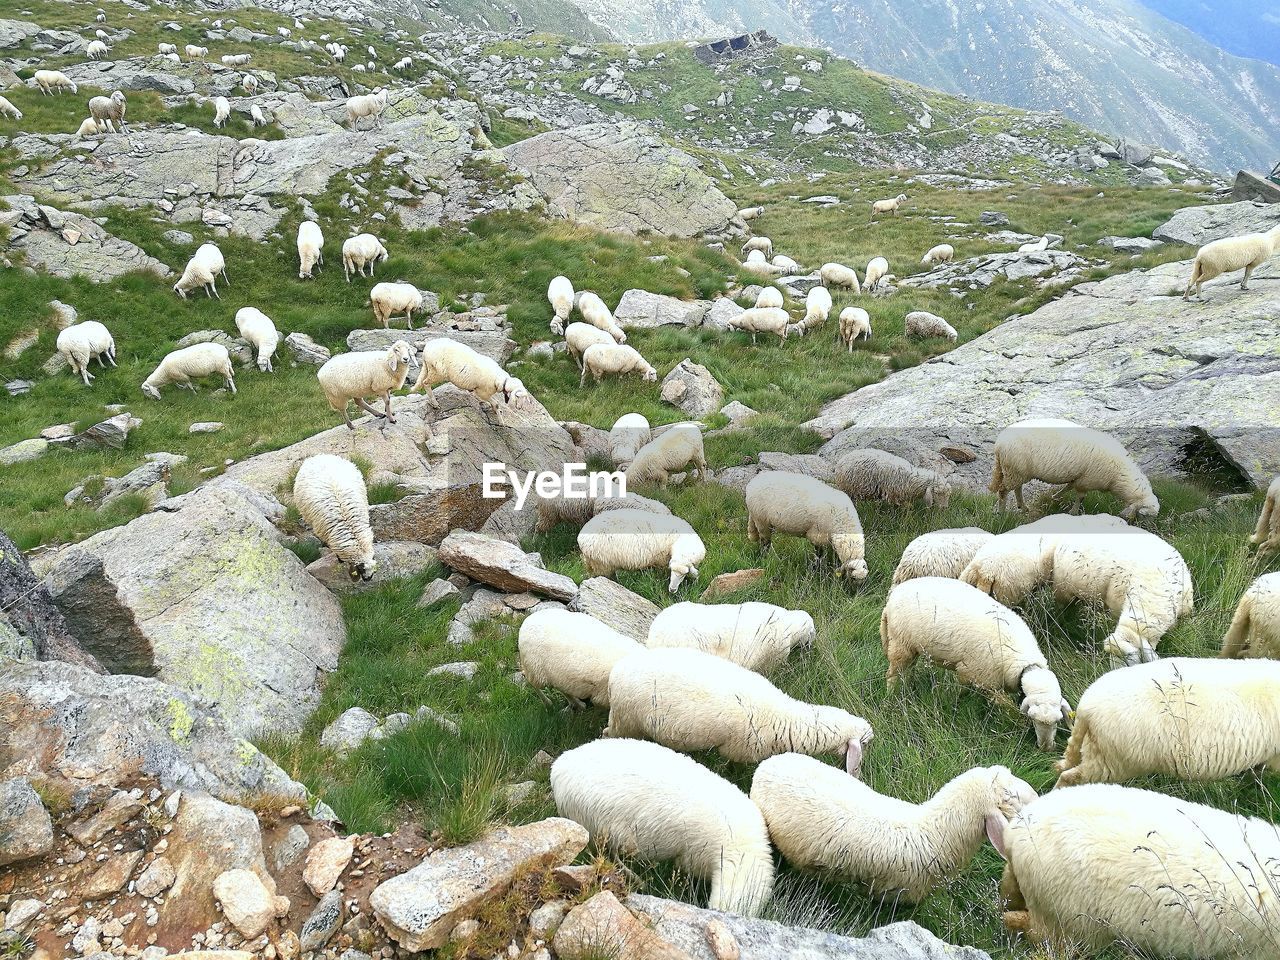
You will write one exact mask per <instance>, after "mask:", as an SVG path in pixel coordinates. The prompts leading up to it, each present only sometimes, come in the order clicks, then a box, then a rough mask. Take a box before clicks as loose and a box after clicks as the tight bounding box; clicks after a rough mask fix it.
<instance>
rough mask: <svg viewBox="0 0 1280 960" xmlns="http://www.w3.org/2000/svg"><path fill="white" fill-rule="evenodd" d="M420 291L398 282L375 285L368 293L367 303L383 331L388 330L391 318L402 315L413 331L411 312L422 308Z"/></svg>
mask: <svg viewBox="0 0 1280 960" xmlns="http://www.w3.org/2000/svg"><path fill="white" fill-rule="evenodd" d="M423 302H424V300H423V296H422V291H421V290H419V289H418V288H417V287H415V286H414V285H413V284H412V283H404V282H403V281H398V282H396V283H376V284H374V286H373V289H372V290H370V291H369V303H370V304H371V305H372V306H373V316H374V319H376V320H377V321H378V322H379V323H381V324H382V328H383V329H384V330H386V329H388V328H390V326H391V318H392V317H393V316H395V315H396V314H397V313H403V314H404V319H405V323H407V324H408V325H409V329H410V330H412V329H413V312H414V311H415V310H421V309H422V306H423Z"/></svg>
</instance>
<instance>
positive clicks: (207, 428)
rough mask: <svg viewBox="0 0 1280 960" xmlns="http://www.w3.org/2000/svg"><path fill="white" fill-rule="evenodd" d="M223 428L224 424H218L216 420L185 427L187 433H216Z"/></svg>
mask: <svg viewBox="0 0 1280 960" xmlns="http://www.w3.org/2000/svg"><path fill="white" fill-rule="evenodd" d="M224 426H226V424H223V423H219V422H218V421H217V420H206V421H201V422H200V423H193V424H192V425H191V426H189V427H187V433H217V432H218V431H219V430H221V429H222V428H223V427H224Z"/></svg>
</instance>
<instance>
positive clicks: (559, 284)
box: [547, 277, 573, 336]
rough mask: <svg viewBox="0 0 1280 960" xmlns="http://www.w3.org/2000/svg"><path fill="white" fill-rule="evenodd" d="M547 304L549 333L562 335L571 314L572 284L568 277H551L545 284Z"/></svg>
mask: <svg viewBox="0 0 1280 960" xmlns="http://www.w3.org/2000/svg"><path fill="white" fill-rule="evenodd" d="M547 302H548V303H550V304H551V311H552V313H553V316H552V318H551V332H552V333H554V334H555V335H556V336H561V335H563V334H564V325H565V324H566V323H567V322H568V321H569V315H570V314H571V313H573V283H572V282H571V281H570V280H569V278H568V277H552V278H551V282H550V283H549V284H547Z"/></svg>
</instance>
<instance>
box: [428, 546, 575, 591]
mask: <svg viewBox="0 0 1280 960" xmlns="http://www.w3.org/2000/svg"><path fill="white" fill-rule="evenodd" d="M439 558H440V562H441V563H443V564H444V565H445V566H447V567H449V568H451V569H453V570H456V571H457V572H458V573H462V574H466V575H467V576H468V577H470V578H471V579H472V580H479V581H480V582H481V583H487V584H488V585H489V586H491V587H496V588H498V589H499V590H504V591H506V592H508V593H524V592H526V591H527V592H529V593H536V594H539V595H540V596H545V597H552V598H554V599H557V600H572V599H573V598H574V597H575V596H576V595H577V593H578V585H577V584H576V583H574V582H573V580H572V579H570V578H569V577H566V576H565V575H564V574H560V573H552V572H551V571H550V570H544V569H543V568H542V567H539V566H537V565H535V564H534V563H533V562H532V561H531V560H529V558H528V557H527V556H526V555H525V553H524V551H523V550H521V549H520V548H519V547H517V546H516V545H515V544H512V543H508V542H507V541H506V540H499V539H498V538H497V537H490V536H487V535H485V534H483V533H473V532H471V531H468V530H455V531H454V532H453V533H451V534H449V536H447V537H445V538H444V541H443V542H442V543H441V544H440V552H439Z"/></svg>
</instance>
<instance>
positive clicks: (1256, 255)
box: [1182, 226, 1280, 300]
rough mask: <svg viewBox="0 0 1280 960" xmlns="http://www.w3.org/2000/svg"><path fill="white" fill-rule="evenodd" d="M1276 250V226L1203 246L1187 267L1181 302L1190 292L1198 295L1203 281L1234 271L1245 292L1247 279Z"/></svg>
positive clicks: (1278, 232)
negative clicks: (1188, 274) (1241, 275)
mask: <svg viewBox="0 0 1280 960" xmlns="http://www.w3.org/2000/svg"><path fill="white" fill-rule="evenodd" d="M1277 247H1280V226H1276V227H1272V228H1271V229H1270V230H1268V231H1267V232H1266V233H1246V234H1245V235H1244V236H1242V237H1226V238H1224V239H1222V240H1214V241H1213V242H1212V243H1206V244H1205V245H1204V246H1203V247H1201V248H1200V249H1199V250H1198V251H1196V258H1195V261H1194V262H1193V263H1192V264H1191V279H1190V280H1188V281H1187V289H1186V290H1185V291H1184V292H1183V294H1182V299H1183V300H1190V299H1191V291H1192V289H1194V290H1195V294H1196V296H1197V297H1198V296H1200V288H1201V287H1202V286H1204V284H1205V282H1206V281H1209V280H1212V279H1213V278H1214V277H1217V276H1221V275H1222V274H1224V273H1231V272H1232V271H1234V270H1241V269H1243V270H1244V278H1243V279H1242V280H1241V281H1240V289H1241V290H1248V289H1249V276H1250V275H1251V274H1252V273H1253V271H1254V270H1256V269H1257V268H1258V267H1260V266H1262V264H1264V263H1266V262H1267V261H1268V260H1270V259H1271V257H1272V256H1273V255H1274V254H1275V252H1276V248H1277Z"/></svg>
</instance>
